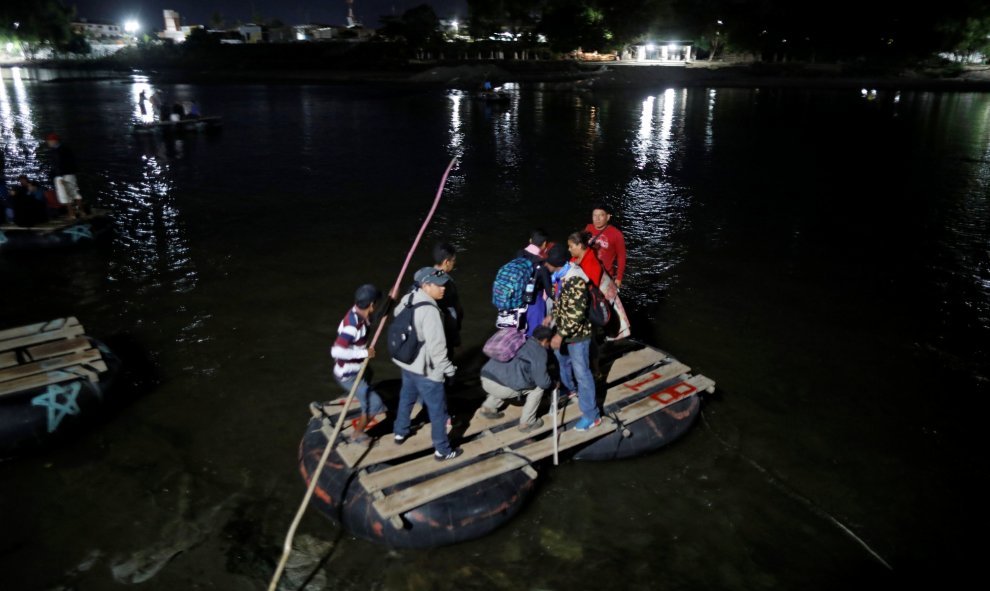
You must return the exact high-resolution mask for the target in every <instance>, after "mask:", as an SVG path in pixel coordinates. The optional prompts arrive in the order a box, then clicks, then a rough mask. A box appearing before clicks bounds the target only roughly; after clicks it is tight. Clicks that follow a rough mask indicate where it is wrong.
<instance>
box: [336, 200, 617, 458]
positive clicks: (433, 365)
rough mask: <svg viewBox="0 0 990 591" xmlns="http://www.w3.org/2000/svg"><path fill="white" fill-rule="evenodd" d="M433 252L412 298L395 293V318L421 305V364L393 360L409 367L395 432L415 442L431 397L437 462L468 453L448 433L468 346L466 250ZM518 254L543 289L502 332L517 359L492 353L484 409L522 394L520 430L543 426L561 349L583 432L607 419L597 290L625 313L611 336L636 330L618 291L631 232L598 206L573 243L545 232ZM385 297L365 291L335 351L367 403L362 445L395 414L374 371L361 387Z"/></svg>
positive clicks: (345, 379) (360, 425)
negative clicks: (452, 389) (459, 350)
mask: <svg viewBox="0 0 990 591" xmlns="http://www.w3.org/2000/svg"><path fill="white" fill-rule="evenodd" d="M433 255H434V266H432V267H423V268H421V269H419V270H418V271H416V273H415V274H414V278H413V279H414V281H413V286H412V288H411V289H410V291H409V295H408V296H403V297H401V298H399V297H398V294H395V293H393V294H390V296H391V298H392V299H394V300H397V304H396V307H395V311H394V314H395V316H398V315H400V314H402V312H403V310H404V309H406V308H407V307H413V320H412V324H413V327H414V328H415V335H416V337H417V338H418V339H419V341H420V342H421V346H420V348H419V350H418V352H417V354H416V356H415V358H414V359H412V360H411V361H407V362H402V361H399V360H397V359H394V358H393V363H395V364H396V365H397V366H398V367H399V369H400V370H401V376H402V386H401V388H400V391H399V402H398V408H397V411H396V416H395V420H394V422H393V431H392V436H393V441H394V443H395V444H396V445H402V444H403V443H405V441H406V440H407V439H408V438H409V436H410V435H411V433H412V417H411V413H412V410H413V408H414V405H415V403H416V402H417V401H419V402H422V404H423V405H424V406H425V407H426V410H427V413H428V415H429V421H430V424H431V438H432V442H433V447H434V458H435V459H436V460H437V461H445V460H449V459H452V458H455V457H457V456H458V455H460V454H461V453H463V452H462V450H461V449H460V448H456V447H454V446H452V445H451V443H450V440H449V438H448V436H447V426H448V423H449V420H450V417H449V413H448V412H447V399H446V389H445V388H446V386H449V385H451V384H452V382H453V378H454V376H455V374H456V372H457V368H456V366H455V365H454V363H453V361H452V359H453V356H454V352H455V348H456V347H457V346H458V345H459V344H460V336H459V335H460V326H461V324H462V322H463V319H464V310H463V308H462V307H461V305H460V301H459V298H458V296H457V293H456V287H455V285H454V282H453V280H452V279H451V276H450V272H451V271H453V270H454V268H455V265H456V256H457V253H456V250H455V249H454V248H453V247H452V246H451V245H449V244H440V245H437V247H436V248H435V249H434V253H433ZM517 256H521V257H525V258H526V259H527V260H529V261H530V262H531V263H532V265H533V275H532V276H533V278H534V280H535V281H534V282H535V290H536V292H537V293H536V295H535V297H533V298H531V302H532V303H529V304H527V305H526V306H525V309H523V310H518V311H517V312H518V313H517V314H515V315H514V317H515V318H517V319H518V323H517V324H516V325H515V326H511V327H503V328H501V329H500V330H502V331H510V332H512V333H513V334H514V335H515V337H514V339H515V340H517V342H518V344H517V345H516V346H515V347H514V350H513V351H512V354H511V357H509V358H508V359H496V358H491V359H489V360H488V362H487V363H485V365H484V366H483V367H482V369H481V385H482V388H483V389H484V390H485V393H486V398H485V401H484V402H483V403H482V405H481V409H480V411H479V414H480V416H482V417H484V418H487V419H499V418H502V417H503V416H504V413H503V412H502V411H500V410H499V409H500V407H501V406H502V404H504V402H505V401H507V400H513V399H521V400H522V401H523V410H522V416H521V418H520V421H519V427H518V428H519V430H520V431H522V432H524V433H528V432H532V431H535V430H537V429H540V428H541V427H543V421H542V419H540V418H539V417H538V416H537V413H538V409H539V406H540V402H541V401H542V398H543V394H544V393H545V392H547V391H548V390H550V389H551V388H552V387H553V386H554V383H555V381H556V380H554V378H553V377H552V376H551V370H552V367H551V364H550V356H549V351H550V350H553V351H554V353H555V358H556V361H557V366H558V368H559V372H558V374H559V384H560V385H561V387H562V388H563V393H562V394H563V400H564V401H565V403H566V401H567V400H569V399H570V398H575V397H576V398H577V400H578V405H579V408H580V410H581V415H582V416H581V418H580V419H579V420H578V422H577V424H576V425H575V426H574V429H575V430H578V431H586V430H588V429H592V428H594V427H597V426H598V425H600V424H601V415H600V412H599V409H598V404H597V400H596V393H595V371H596V370H595V368H596V367H597V365H596V363H595V359H596V357H597V346H596V336H597V335H596V332H595V331H596V327H594V326H593V325H592V322H591V319H590V316H589V311H588V305H589V298H590V296H589V288H590V287H593V288H596V289H600V290H601V291H602V293H603V294H604V295H605V297H606V299H608V300H609V302H610V303H611V304H612V306H613V307H614V309H615V310H616V311H621V314H616V316H618V317H621V318H620V322H619V323H618V326H617V328H615V329H613V334H611V335H609V338H614V339H619V338H624V337H627V336H629V324H628V319H627V318H626V315H625V311H624V310H622V304H621V301H620V300H619V296H618V292H619V288H620V287H621V285H622V279H623V277H624V275H625V267H626V251H625V240H624V237H623V235H622V233H621V232H620V231H619V230H618V229H616V228H615V227H614V226H612V225H611V213H610V211H609V209H608V208H607V207H606V206H605V205H596V206H595V207H594V208H593V212H592V221H591V223H590V224H588V226H587V227H586V228H585V229H584V230H582V231H579V232H575V233H573V234H571V235H570V236H568V238H567V245H566V246H564V245H563V244H554V243H552V242H550V241H549V239H548V237H547V235H546V233H545V232H543V231H542V230H536V231H534V232H532V233H531V235H530V240H529V244H528V245H527V247H526V248H524V249H523V250H522V251H520V253H517ZM381 295H382V294H381V292H380V291H379V290H378V289H377V288H376V287H375V286H373V285H370V284H367V285H362V286H360V287H359V288H358V289H357V291H356V292H355V294H354V304H353V306H352V307H351V308H350V310H348V312H347V313H346V314H345V316H344V318H343V319H342V320H341V322H340V324H339V325H338V328H337V338H336V340H335V341H334V343H333V346H332V347H331V356H332V358H333V360H334V377H335V379H336V381H337V383H338V384H339V385H340V386H341V387H343V388H345V389H347V390H350V389H351V388H352V387H354V388H355V396H356V397H357V399H358V404H359V405H360V407H361V414H360V417H359V418H358V419H357V420H356V421H355V422H354V434H353V435H352V440H353V441H366V440H367V439H368V438H369V437H368V435H367V434H366V431H367V430H368V429H370V428H371V427H373V426H374V425H375V424H377V422H376V420H375V417H376V416H381V414H382V413H385V412H386V409H385V405H384V403H383V401H382V398H381V396H380V395H379V394H378V393H377V392H375V390H374V388H373V387H372V386H371V382H370V377H369V378H362V379H361V380H360V382H359V383H358V384H357V385H356V386H355V384H354V380H355V379H356V377H357V375H358V372H359V371H360V367H361V365H362V363H363V362H364V360H365V359H368V358H373V357H374V356H375V351H374V349H373V348H370V347H369V346H368V330H369V328H370V325H371V322H372V316H373V312H374V310H375V303H376V302H377V300H378V299H379V298H380V297H381ZM510 336H512V335H510ZM365 375H368V374H367V373H366V374H365Z"/></svg>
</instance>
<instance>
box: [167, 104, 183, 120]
mask: <svg viewBox="0 0 990 591" xmlns="http://www.w3.org/2000/svg"><path fill="white" fill-rule="evenodd" d="M185 115H186V110H185V109H183V108H182V103H175V104H173V105H172V114H171V115H169V117H168V119H169V121H181V120H182V118H183V117H185Z"/></svg>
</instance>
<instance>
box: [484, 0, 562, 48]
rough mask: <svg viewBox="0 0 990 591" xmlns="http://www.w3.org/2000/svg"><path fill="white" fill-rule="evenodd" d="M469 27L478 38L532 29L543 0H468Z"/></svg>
mask: <svg viewBox="0 0 990 591" xmlns="http://www.w3.org/2000/svg"><path fill="white" fill-rule="evenodd" d="M467 4H468V15H469V16H468V28H469V29H470V30H471V35H472V36H474V37H475V38H476V39H489V38H491V37H492V36H493V35H495V34H496V33H501V32H503V31H508V32H510V33H512V34H513V36H515V35H519V34H525V33H526V32H528V31H532V30H533V29H534V27H535V26H536V23H537V16H538V15H539V13H540V9H541V6H542V5H543V4H544V2H543V1H541V0H468V2H467Z"/></svg>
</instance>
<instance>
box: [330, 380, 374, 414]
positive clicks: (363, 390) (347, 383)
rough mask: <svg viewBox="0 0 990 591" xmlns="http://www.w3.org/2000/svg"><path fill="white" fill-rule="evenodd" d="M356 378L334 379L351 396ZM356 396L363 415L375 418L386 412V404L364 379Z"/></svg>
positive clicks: (358, 387)
mask: <svg viewBox="0 0 990 591" xmlns="http://www.w3.org/2000/svg"><path fill="white" fill-rule="evenodd" d="M356 377H357V376H351V377H349V378H343V379H342V378H338V377H337V376H334V379H336V380H337V383H338V384H340V387H341V388H343V389H345V390H347V393H348V394H350V392H351V388H352V387H353V386H354V378H356ZM354 396H355V397H356V398H357V401H358V404H360V405H361V414H366V415H368V416H369V417H373V416H375V415H377V414H379V413H383V412H385V411H386V408H385V403H384V402H382V397H381V396H379V395H378V392H375V391H374V390H373V389H372V388H371V385H370V384H368V382H366V381H365V380H364V378H361V381H360V382H359V383H358V386H357V390H355V392H354Z"/></svg>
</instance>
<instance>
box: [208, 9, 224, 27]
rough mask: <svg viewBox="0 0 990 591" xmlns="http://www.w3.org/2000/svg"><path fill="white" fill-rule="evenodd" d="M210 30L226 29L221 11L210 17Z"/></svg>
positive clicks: (215, 11) (214, 12)
mask: <svg viewBox="0 0 990 591" xmlns="http://www.w3.org/2000/svg"><path fill="white" fill-rule="evenodd" d="M210 28H211V29H214V30H219V29H223V28H224V21H223V14H221V13H220V11H219V10H214V11H213V14H211V15H210Z"/></svg>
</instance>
